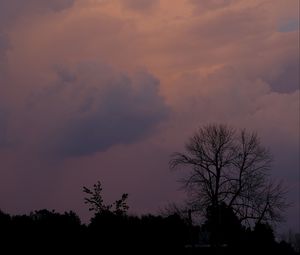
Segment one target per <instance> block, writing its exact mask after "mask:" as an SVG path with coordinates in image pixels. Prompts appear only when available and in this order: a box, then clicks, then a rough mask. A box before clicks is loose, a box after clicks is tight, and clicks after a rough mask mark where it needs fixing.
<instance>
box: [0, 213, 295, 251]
mask: <svg viewBox="0 0 300 255" xmlns="http://www.w3.org/2000/svg"><path fill="white" fill-rule="evenodd" d="M212 224H213V223H211V222H209V220H208V221H206V222H205V224H203V225H202V226H201V227H200V226H193V225H191V224H190V222H189V221H188V220H186V219H183V218H181V217H180V216H178V215H177V214H173V215H169V216H161V215H156V216H155V215H150V214H149V215H144V216H140V217H138V216H130V215H127V214H118V213H115V212H112V211H110V210H104V211H102V212H101V213H96V214H95V215H94V217H92V218H91V220H90V223H89V224H88V225H86V224H82V223H81V221H80V218H79V217H78V216H77V215H76V213H74V212H72V211H71V212H65V213H58V212H55V211H49V210H39V211H35V212H32V213H30V214H29V215H16V216H10V215H9V214H6V213H4V212H0V233H1V239H0V240H1V244H0V247H1V249H2V251H4V250H5V251H6V250H7V249H8V250H9V251H10V253H13V252H32V253H39V254H44V253H52V254H60V253H62V252H66V253H68V254H69V253H71V252H76V253H78V252H80V253H83V254H87V253H89V252H91V253H93V254H111V253H114V252H119V253H120V252H125V251H126V252H128V251H134V252H139V253H140V254H146V253H147V252H153V254H159V253H161V252H162V251H163V252H166V253H167V254H169V253H172V252H174V253H176V254H233V253H235V254H254V253H258V252H259V253H261V252H265V253H267V254H286V255H288V254H296V252H295V251H294V250H293V248H292V247H291V245H290V244H288V243H285V242H280V243H278V242H276V241H275V238H274V234H273V231H272V228H271V227H270V226H269V225H266V224H259V225H257V226H256V227H255V228H254V229H253V230H251V229H246V228H244V227H242V226H239V225H238V224H236V225H234V222H232V221H231V222H230V219H229V221H228V218H227V221H226V222H224V224H223V225H222V226H223V228H222V229H221V234H222V235H223V237H224V238H226V240H227V241H226V246H225V245H222V246H220V247H211V246H208V245H202V246H201V245H199V237H200V236H201V235H203V233H208V238H209V231H210V229H211V227H212V226H211V225H212ZM224 240H225V239H224ZM208 242H209V239H208ZM108 251H109V252H110V253H108ZM1 254H4V253H3V252H2V253H1ZM6 254H8V253H6ZM117 254H118V253H117Z"/></svg>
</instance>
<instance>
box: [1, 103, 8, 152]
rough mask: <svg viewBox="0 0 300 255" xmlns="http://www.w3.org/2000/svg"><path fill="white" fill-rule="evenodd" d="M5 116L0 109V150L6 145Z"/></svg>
mask: <svg viewBox="0 0 300 255" xmlns="http://www.w3.org/2000/svg"><path fill="white" fill-rule="evenodd" d="M6 131H7V116H6V112H5V111H4V110H3V109H1V108H0V148H1V147H5V146H6V145H7V132H6Z"/></svg>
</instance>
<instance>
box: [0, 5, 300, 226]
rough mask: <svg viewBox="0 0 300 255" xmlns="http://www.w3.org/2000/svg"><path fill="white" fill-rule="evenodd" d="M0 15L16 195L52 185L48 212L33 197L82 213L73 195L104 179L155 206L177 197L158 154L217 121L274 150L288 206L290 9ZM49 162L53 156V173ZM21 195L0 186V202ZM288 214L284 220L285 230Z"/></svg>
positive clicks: (293, 43) (293, 72)
mask: <svg viewBox="0 0 300 255" xmlns="http://www.w3.org/2000/svg"><path fill="white" fill-rule="evenodd" d="M0 7H2V8H0V19H1V24H2V25H0V26H1V27H0V31H2V32H0V65H2V66H1V71H0V82H1V87H0V99H1V103H2V109H5V118H2V119H1V117H0V123H2V125H4V123H5V126H6V131H5V135H2V138H0V140H1V139H2V141H3V139H4V137H3V136H5V137H6V138H5V139H4V140H6V141H7V140H9V144H10V145H11V146H10V148H8V147H7V148H6V149H5V146H2V149H1V153H0V158H1V159H3V162H4V163H3V164H5V166H6V169H9V171H8V170H7V171H6V170H2V171H4V173H3V174H2V177H3V182H5V183H14V182H17V181H16V179H18V178H19V179H20V180H19V182H20V183H22V185H21V186H22V192H21V193H22V194H26V191H27V190H30V189H31V188H30V187H32V186H34V185H36V183H39V182H40V180H46V179H49V180H51V181H49V182H48V185H49V187H51V185H52V186H53V187H52V192H53V190H55V192H57V195H56V196H57V197H60V195H58V192H59V194H64V200H63V199H62V201H61V202H60V205H57V204H55V203H59V202H58V200H59V199H57V197H56V198H54V193H51V192H49V190H51V188H49V190H48V191H44V192H45V193H47V192H48V193H49V194H48V193H47V194H48V197H49V200H48V201H51V199H52V200H53V203H52V204H51V203H50V202H49V203H50V204H51V205H54V206H58V207H60V208H64V206H65V207H67V208H66V209H68V205H67V204H66V202H65V201H68V203H72V206H74V208H75V209H78V210H81V209H80V208H82V205H81V202H78V199H77V196H78V195H79V194H78V192H77V193H76V189H77V188H78V187H80V186H81V185H88V184H89V183H91V184H92V183H93V182H94V180H95V179H101V180H102V179H103V180H105V181H106V182H107V183H108V184H107V186H109V187H111V190H110V192H112V193H113V192H119V191H120V192H124V191H126V190H127V189H129V190H130V192H131V193H132V194H134V195H133V196H135V197H134V201H138V202H135V204H133V206H132V207H133V208H137V211H143V210H145V208H147V209H151V210H155V209H156V208H154V207H155V204H160V205H161V204H163V203H165V202H166V201H172V200H176V199H177V197H179V196H178V193H176V192H175V191H176V188H177V186H176V185H177V184H176V183H175V182H174V183H175V184H172V183H171V182H173V180H174V177H173V174H171V173H169V172H168V170H167V168H168V167H167V162H168V160H169V155H170V154H171V153H172V152H174V151H180V150H181V149H182V148H183V145H184V142H185V141H186V139H187V138H188V137H189V136H190V135H191V134H192V133H193V132H194V131H195V130H196V129H197V127H198V126H199V125H202V124H205V123H208V122H225V123H228V124H231V125H233V126H237V127H246V128H249V129H251V130H256V131H257V132H258V133H259V135H260V136H261V137H262V140H263V142H264V144H266V146H268V147H270V148H271V150H272V151H273V152H274V154H275V155H274V156H275V159H276V163H275V165H274V172H273V173H274V177H276V178H277V177H278V178H280V179H284V180H286V181H288V183H289V184H290V186H291V187H292V190H291V192H290V194H289V197H290V199H291V200H293V201H297V197H296V195H295V194H297V193H296V192H295V190H297V188H298V187H299V184H297V183H295V178H294V176H295V172H296V171H297V170H298V168H299V165H298V164H299V162H298V161H297V157H298V153H299V151H298V150H299V149H298V141H299V128H298V118H299V97H298V93H299V87H298V84H299V78H298V70H299V67H298V59H297V56H298V51H299V49H298V33H299V30H298V28H297V27H296V26H295V21H298V20H299V18H298V12H297V3H296V2H295V1H294V0H287V1H281V0H274V1H269V0H253V1H249V0H238V1H230V0H214V1H195V0H172V3H170V1H169V0H160V1H158V0H157V1H148V0H143V1H142V0H109V1H105V0H103V1H95V0H74V1H60V0H59V1H58V0H57V1H46V0H45V1H38V0H35V1H34V0H31V1H26V4H25V3H23V1H17V0H14V1H13V0H10V1H3V0H2V1H1V0H0ZM1 59H2V60H1ZM140 70H147V71H140ZM0 111H1V107H0ZM0 130H1V128H0ZM0 132H1V131H0ZM3 133H4V132H2V134H3ZM0 137H1V135H0ZM2 144H3V142H2ZM150 154H151V156H150ZM49 155H52V156H53V155H55V156H56V157H57V156H60V160H59V163H57V162H56V163H57V165H55V167H54V166H53V167H52V165H51V164H50V163H49V158H51V157H49ZM24 162H26V164H25V163H24ZM33 162H34V163H33ZM24 165H25V166H26V167H25V168H26V169H24V173H23V174H20V171H21V170H20V167H21V168H22V166H24ZM50 165H51V167H50ZM284 166H288V167H287V168H286V169H284ZM53 168H55V169H57V170H56V171H53ZM41 169H43V170H41ZM70 169H71V170H70ZM287 169H288V170H287ZM5 171H6V172H5ZM54 172H55V173H54ZM28 173H30V174H28ZM16 176H22V177H18V178H17V177H16ZM24 176H25V177H24ZM45 176H47V178H46V177H45ZM5 178H6V179H5ZM24 179H25V180H24ZM58 180H61V183H60V184H58V183H57V182H60V181H58ZM149 180H151V182H149ZM169 180H172V181H169ZM83 181H85V183H82V182H83ZM105 181H104V183H105ZM114 182H117V183H118V185H117V186H118V189H119V190H117V191H114V185H115V184H114ZM66 183H68V185H67V184H66ZM153 183H155V185H154V186H153ZM166 183H167V184H166ZM33 184H34V185H33ZM18 187H19V185H14V188H11V187H5V188H4V186H2V187H1V185H0V189H2V190H1V192H2V194H6V193H7V192H6V191H7V190H8V189H9V190H10V194H19V193H20V190H18V189H19V188H18ZM149 194H151V195H149ZM173 194H176V195H173ZM111 196H112V197H113V196H114V194H112V195H111ZM153 197H155V202H153V201H152V200H153V199H152V198H153ZM16 199H18V198H17V195H16ZM1 200H2V201H6V202H5V203H6V204H7V207H9V208H13V206H12V205H10V206H8V204H9V202H8V201H7V200H5V199H4V198H2V199H1ZM41 201H42V199H38V198H36V199H34V201H33V202H32V204H35V205H36V206H38V205H40V204H41ZM82 211H84V210H82ZM296 213H297V208H296V209H295V207H294V208H292V209H291V210H290V211H289V215H290V216H289V219H290V222H293V223H290V224H292V225H294V224H295V223H294V220H293V216H295V215H296ZM83 214H84V213H83ZM294 218H296V217H294Z"/></svg>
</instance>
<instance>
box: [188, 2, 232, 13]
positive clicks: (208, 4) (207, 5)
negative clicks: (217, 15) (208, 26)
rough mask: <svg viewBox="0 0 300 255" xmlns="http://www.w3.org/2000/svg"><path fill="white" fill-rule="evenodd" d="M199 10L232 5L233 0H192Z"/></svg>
mask: <svg viewBox="0 0 300 255" xmlns="http://www.w3.org/2000/svg"><path fill="white" fill-rule="evenodd" d="M190 2H191V3H192V4H194V6H195V8H196V9H197V10H201V11H205V10H215V9H219V8H224V7H226V6H228V5H230V4H231V3H232V2H233V1H232V0H201V1H199V0H190Z"/></svg>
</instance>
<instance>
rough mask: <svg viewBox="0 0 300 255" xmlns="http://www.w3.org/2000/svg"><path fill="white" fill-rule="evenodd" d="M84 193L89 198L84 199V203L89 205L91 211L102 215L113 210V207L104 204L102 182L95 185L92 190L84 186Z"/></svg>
mask: <svg viewBox="0 0 300 255" xmlns="http://www.w3.org/2000/svg"><path fill="white" fill-rule="evenodd" d="M83 192H84V193H86V194H87V195H88V197H85V198H84V203H85V204H88V205H89V211H95V212H96V213H101V212H103V211H107V210H109V209H110V208H111V205H104V204H103V198H102V194H101V192H102V186H101V182H100V181H98V182H97V183H96V184H94V185H93V189H92V190H91V189H89V188H87V187H85V186H84V187H83Z"/></svg>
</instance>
